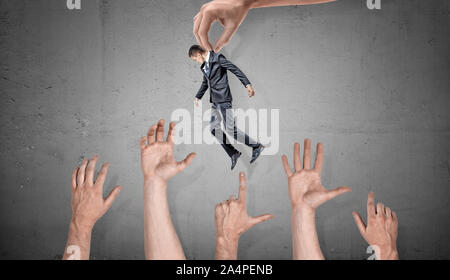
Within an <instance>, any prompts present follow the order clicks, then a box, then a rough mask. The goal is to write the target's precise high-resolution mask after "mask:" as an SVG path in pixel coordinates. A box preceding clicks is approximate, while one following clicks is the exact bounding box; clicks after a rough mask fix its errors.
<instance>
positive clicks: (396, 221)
mask: <svg viewBox="0 0 450 280" xmlns="http://www.w3.org/2000/svg"><path fill="white" fill-rule="evenodd" d="M392 220H393V221H394V222H395V223H398V217H397V213H395V211H392Z"/></svg>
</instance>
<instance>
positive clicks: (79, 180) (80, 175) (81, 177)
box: [77, 158, 88, 187]
mask: <svg viewBox="0 0 450 280" xmlns="http://www.w3.org/2000/svg"><path fill="white" fill-rule="evenodd" d="M87 163H88V159H87V158H85V159H83V162H82V163H81V166H80V168H79V169H78V175H77V186H78V187H81V185H83V183H84V173H85V171H86V165H87Z"/></svg>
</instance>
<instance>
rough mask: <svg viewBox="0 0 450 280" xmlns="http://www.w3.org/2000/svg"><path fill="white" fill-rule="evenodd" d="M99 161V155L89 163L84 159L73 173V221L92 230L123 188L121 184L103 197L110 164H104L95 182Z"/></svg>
mask: <svg viewBox="0 0 450 280" xmlns="http://www.w3.org/2000/svg"><path fill="white" fill-rule="evenodd" d="M97 161H98V156H94V157H93V158H92V159H91V160H90V161H89V163H88V159H84V160H83V163H82V164H81V166H80V167H77V168H75V169H74V171H73V173H72V180H71V181H72V223H74V224H75V225H76V226H77V227H79V228H83V229H87V230H92V228H93V227H94V224H95V223H96V222H97V221H98V219H100V218H101V217H102V216H103V215H104V214H105V213H106V211H108V209H109V208H110V207H111V205H112V204H113V202H114V200H115V199H116V197H117V196H118V195H119V192H120V190H121V189H122V187H121V186H117V187H115V188H114V189H113V190H112V191H111V193H110V194H109V195H108V197H107V198H106V199H103V184H104V183H105V179H106V174H107V173H108V166H109V165H108V163H105V164H103V166H102V169H101V170H100V172H99V173H98V175H97V180H96V181H95V182H94V172H95V165H96V164H97Z"/></svg>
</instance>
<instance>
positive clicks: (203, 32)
mask: <svg viewBox="0 0 450 280" xmlns="http://www.w3.org/2000/svg"><path fill="white" fill-rule="evenodd" d="M214 20H215V16H214V15H213V13H212V12H211V11H210V10H205V11H204V12H203V17H202V21H201V22H200V26H199V28H198V36H199V37H200V41H201V42H202V45H203V47H204V48H206V50H211V49H212V45H211V43H210V42H209V30H210V29H211V25H212V24H213V22H214Z"/></svg>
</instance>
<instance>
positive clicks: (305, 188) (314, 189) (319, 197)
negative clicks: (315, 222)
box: [282, 139, 351, 211]
mask: <svg viewBox="0 0 450 280" xmlns="http://www.w3.org/2000/svg"><path fill="white" fill-rule="evenodd" d="M282 161H283V166H284V170H285V172H286V175H287V176H288V184H289V196H290V198H291V203H292V208H293V209H302V210H308V211H314V210H315V209H316V208H317V207H319V206H320V205H321V204H323V203H325V202H327V201H328V200H330V199H333V198H335V197H336V196H338V195H341V194H343V193H346V192H349V191H351V189H350V188H349V187H339V188H336V189H333V190H327V189H325V188H324V187H323V185H322V183H321V178H320V172H321V170H322V164H323V163H322V161H323V145H322V143H318V144H317V152H316V162H315V164H314V168H312V169H311V141H310V140H309V139H306V140H305V147H304V152H303V168H302V166H301V162H300V144H299V143H295V145H294V168H295V171H294V172H292V170H291V168H290V166H289V164H288V160H287V157H286V156H285V155H283V156H282Z"/></svg>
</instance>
